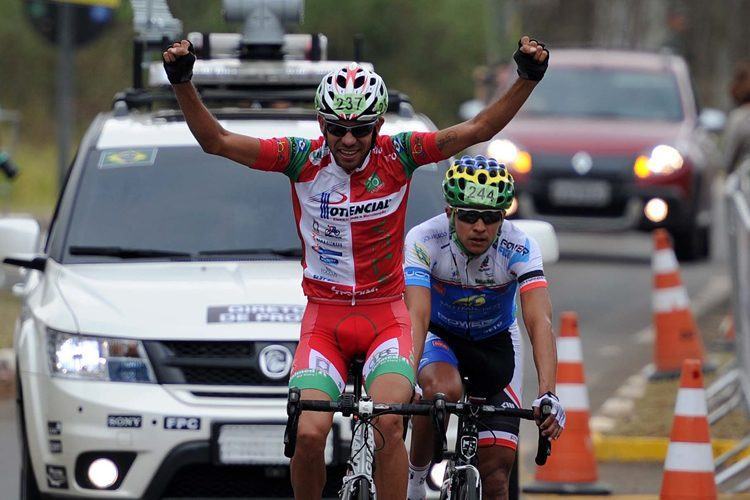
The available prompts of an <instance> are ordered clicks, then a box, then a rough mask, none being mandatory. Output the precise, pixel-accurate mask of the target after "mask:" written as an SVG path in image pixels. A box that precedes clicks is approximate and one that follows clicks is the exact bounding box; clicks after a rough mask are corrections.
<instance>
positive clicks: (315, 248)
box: [312, 245, 344, 257]
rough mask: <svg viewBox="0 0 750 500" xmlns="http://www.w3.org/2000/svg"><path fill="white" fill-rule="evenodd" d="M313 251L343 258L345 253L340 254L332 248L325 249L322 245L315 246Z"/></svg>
mask: <svg viewBox="0 0 750 500" xmlns="http://www.w3.org/2000/svg"><path fill="white" fill-rule="evenodd" d="M312 249H313V250H315V251H316V252H317V253H319V254H320V255H335V256H336V257H341V256H342V255H344V254H343V252H339V251H338V250H331V249H330V248H325V247H322V246H320V245H313V247H312Z"/></svg>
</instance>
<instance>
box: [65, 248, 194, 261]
mask: <svg viewBox="0 0 750 500" xmlns="http://www.w3.org/2000/svg"><path fill="white" fill-rule="evenodd" d="M68 251H69V252H70V255H103V256H106V257H119V258H121V259H145V258H149V257H191V255H190V254H189V253H187V252H174V251H171V250H151V249H147V248H122V247H87V246H72V247H70V248H69V249H68Z"/></svg>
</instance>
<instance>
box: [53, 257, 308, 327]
mask: <svg viewBox="0 0 750 500" xmlns="http://www.w3.org/2000/svg"><path fill="white" fill-rule="evenodd" d="M51 264H52V263H51ZM46 274H48V275H49V276H48V277H49V279H50V280H53V281H54V283H55V284H56V288H57V290H58V293H59V295H60V302H62V303H64V304H65V305H66V307H67V308H68V309H69V311H70V313H71V314H72V316H73V321H74V323H75V325H76V328H77V330H78V331H79V332H80V333H85V334H93V335H112V336H119V337H128V338H142V339H166V338H180V339H201V340H208V339H211V340H240V339H248V338H252V339H254V338H263V339H274V340H296V339H298V338H299V322H300V319H301V315H302V312H303V310H304V305H305V304H306V300H305V297H304V295H303V294H302V290H301V286H300V282H301V278H302V272H301V267H300V264H299V261H252V262H189V263H171V262H170V263H163V262H151V263H117V264H76V265H67V266H61V265H57V264H53V265H49V266H48V269H47V271H46ZM50 326H52V327H54V325H50Z"/></svg>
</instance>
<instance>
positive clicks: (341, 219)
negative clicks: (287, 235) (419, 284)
mask: <svg viewBox="0 0 750 500" xmlns="http://www.w3.org/2000/svg"><path fill="white" fill-rule="evenodd" d="M435 136H436V132H404V133H400V134H397V135H394V136H378V137H377V139H376V143H375V146H374V147H373V149H372V151H371V152H370V154H369V155H368V156H367V158H366V159H365V161H364V163H363V164H362V166H361V167H360V168H358V169H357V170H355V171H354V172H352V173H350V174H349V173H347V172H346V171H344V170H343V169H342V168H341V167H339V166H338V165H337V164H336V162H335V160H334V158H333V155H332V154H331V153H330V151H329V149H328V147H327V146H326V144H325V141H324V139H323V138H322V137H320V138H319V139H316V140H312V141H311V140H308V139H302V138H298V137H283V138H275V139H261V150H260V155H259V157H258V160H257V162H256V163H255V165H253V168H256V169H259V170H268V171H275V172H283V173H284V174H285V175H287V176H288V177H289V179H290V181H291V182H292V199H293V204H294V216H295V219H296V221H297V230H298V232H299V236H300V239H301V240H302V249H303V260H302V266H303V268H304V277H303V280H302V289H303V291H304V293H305V295H307V296H308V298H310V299H313V300H318V301H335V302H350V303H355V301H361V300H362V301H383V300H393V299H394V298H397V297H400V296H401V294H402V293H403V290H404V277H403V271H402V268H401V263H402V257H403V254H402V252H403V239H404V222H405V218H406V201H407V198H408V194H409V182H410V180H411V175H412V173H413V172H414V170H416V169H417V167H419V166H420V165H425V164H428V163H434V162H437V161H440V160H442V159H444V156H443V155H442V154H441V153H440V150H439V149H438V148H437V145H436V143H435Z"/></svg>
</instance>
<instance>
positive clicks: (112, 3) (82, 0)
mask: <svg viewBox="0 0 750 500" xmlns="http://www.w3.org/2000/svg"><path fill="white" fill-rule="evenodd" d="M53 1H55V2H58V3H75V4H78V5H101V6H102V7H111V8H113V9H116V8H117V7H119V6H120V0H53Z"/></svg>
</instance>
